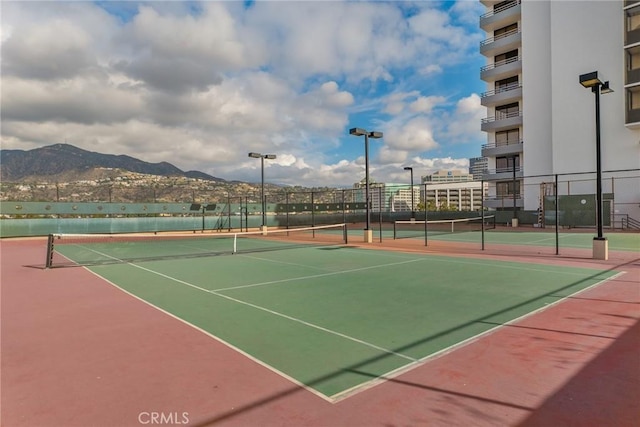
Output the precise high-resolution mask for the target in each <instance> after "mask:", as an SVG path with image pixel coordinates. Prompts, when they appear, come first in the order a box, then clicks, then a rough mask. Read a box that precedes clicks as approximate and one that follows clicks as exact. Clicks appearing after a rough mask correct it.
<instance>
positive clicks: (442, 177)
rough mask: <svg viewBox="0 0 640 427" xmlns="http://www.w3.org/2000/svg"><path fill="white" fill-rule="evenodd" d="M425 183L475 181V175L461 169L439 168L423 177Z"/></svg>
mask: <svg viewBox="0 0 640 427" xmlns="http://www.w3.org/2000/svg"><path fill="white" fill-rule="evenodd" d="M421 180H422V182H423V183H425V182H467V181H473V175H471V174H470V173H467V172H464V171H461V170H457V169H454V170H438V171H435V172H434V173H432V174H431V175H424V176H423V177H421Z"/></svg>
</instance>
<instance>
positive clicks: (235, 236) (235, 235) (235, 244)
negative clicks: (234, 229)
mask: <svg viewBox="0 0 640 427" xmlns="http://www.w3.org/2000/svg"><path fill="white" fill-rule="evenodd" d="M232 253H234V254H237V253H238V233H233V252H232Z"/></svg>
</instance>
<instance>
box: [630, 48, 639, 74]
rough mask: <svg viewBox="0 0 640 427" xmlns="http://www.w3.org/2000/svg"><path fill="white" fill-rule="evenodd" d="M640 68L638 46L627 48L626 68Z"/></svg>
mask: <svg viewBox="0 0 640 427" xmlns="http://www.w3.org/2000/svg"><path fill="white" fill-rule="evenodd" d="M638 68H640V46H635V47H632V48H631V49H627V70H629V71H631V70H637V69H638Z"/></svg>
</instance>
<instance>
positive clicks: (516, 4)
mask: <svg viewBox="0 0 640 427" xmlns="http://www.w3.org/2000/svg"><path fill="white" fill-rule="evenodd" d="M485 5H486V3H485ZM492 5H493V7H492V9H491V10H490V11H489V12H487V13H485V14H484V15H482V16H480V28H482V29H483V30H484V31H488V32H489V31H493V30H495V29H496V28H500V27H504V26H505V25H508V24H510V23H513V22H517V21H519V20H520V14H521V12H522V6H521V5H520V0H513V1H504V2H500V3H492Z"/></svg>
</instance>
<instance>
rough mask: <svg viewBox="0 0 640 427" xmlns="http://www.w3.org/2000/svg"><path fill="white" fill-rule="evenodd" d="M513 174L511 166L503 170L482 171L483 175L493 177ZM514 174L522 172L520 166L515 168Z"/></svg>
mask: <svg viewBox="0 0 640 427" xmlns="http://www.w3.org/2000/svg"><path fill="white" fill-rule="evenodd" d="M507 172H513V166H508V167H505V168H496V169H485V170H484V171H483V175H494V174H498V173H507ZM516 172H522V166H516Z"/></svg>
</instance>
